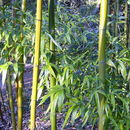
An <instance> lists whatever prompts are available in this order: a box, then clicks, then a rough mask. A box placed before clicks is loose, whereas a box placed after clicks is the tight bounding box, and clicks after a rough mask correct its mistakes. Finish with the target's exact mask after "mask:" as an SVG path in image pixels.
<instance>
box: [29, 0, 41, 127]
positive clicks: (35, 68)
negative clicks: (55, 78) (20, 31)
mask: <svg viewBox="0 0 130 130" xmlns="http://www.w3.org/2000/svg"><path fill="white" fill-rule="evenodd" d="M41 25H42V0H37V11H36V39H35V53H34V66H33V85H32V96H31V112H30V116H31V117H30V122H31V124H30V130H34V129H35V127H36V126H35V117H36V100H37V86H38V72H39V56H40V43H41Z"/></svg>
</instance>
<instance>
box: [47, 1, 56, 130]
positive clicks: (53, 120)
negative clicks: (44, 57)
mask: <svg viewBox="0 0 130 130" xmlns="http://www.w3.org/2000/svg"><path fill="white" fill-rule="evenodd" d="M48 12H49V33H50V34H51V36H52V37H53V38H55V3H54V0H49V1H48ZM49 44H50V51H51V52H52V53H53V54H52V58H51V62H52V63H54V64H55V45H54V43H53V42H52V41H51V40H49ZM55 84H56V79H55V78H54V77H53V75H50V87H53V86H55ZM53 100H54V96H53V95H52V96H51V112H50V121H51V130H56V129H57V126H56V110H55V108H54V103H53Z"/></svg>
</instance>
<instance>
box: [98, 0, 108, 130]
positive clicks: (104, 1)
mask: <svg viewBox="0 0 130 130" xmlns="http://www.w3.org/2000/svg"><path fill="white" fill-rule="evenodd" d="M107 12H108V0H101V9H100V26H99V43H98V44H99V45H98V60H99V79H100V86H101V87H102V89H105V64H106V60H105V47H106V27H107ZM99 98H100V99H99V103H100V104H99V109H98V114H99V123H98V129H99V130H104V123H105V114H104V105H105V98H104V96H103V95H101V94H100V95H99Z"/></svg>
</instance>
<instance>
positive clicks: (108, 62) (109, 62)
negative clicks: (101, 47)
mask: <svg viewBox="0 0 130 130" xmlns="http://www.w3.org/2000/svg"><path fill="white" fill-rule="evenodd" d="M107 64H108V65H109V66H111V67H114V68H115V69H116V66H115V64H114V63H113V61H112V60H111V59H109V60H108V61H107Z"/></svg>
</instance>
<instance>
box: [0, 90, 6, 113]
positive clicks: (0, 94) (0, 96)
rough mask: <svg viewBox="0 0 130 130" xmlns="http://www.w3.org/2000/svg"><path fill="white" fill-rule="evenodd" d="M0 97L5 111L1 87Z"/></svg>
mask: <svg viewBox="0 0 130 130" xmlns="http://www.w3.org/2000/svg"><path fill="white" fill-rule="evenodd" d="M0 99H1V102H2V106H3V109H4V112H5V113H6V108H5V105H4V98H3V95H2V91H1V88H0Z"/></svg>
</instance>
